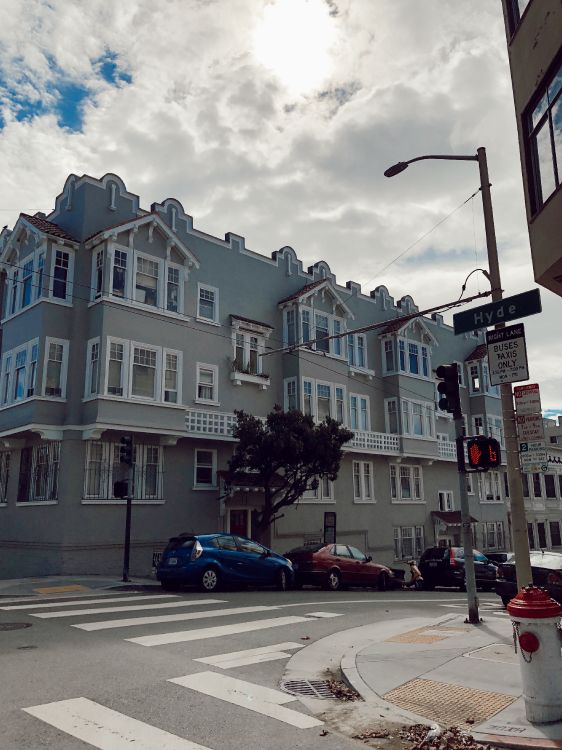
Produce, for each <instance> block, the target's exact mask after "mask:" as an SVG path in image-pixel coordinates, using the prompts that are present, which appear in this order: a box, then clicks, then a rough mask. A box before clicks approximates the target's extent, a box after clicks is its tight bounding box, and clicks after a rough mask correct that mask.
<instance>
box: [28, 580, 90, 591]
mask: <svg viewBox="0 0 562 750" xmlns="http://www.w3.org/2000/svg"><path fill="white" fill-rule="evenodd" d="M91 590H92V589H91V588H90V587H89V586H81V585H80V584H78V583H77V584H72V585H69V586H47V587H45V588H40V589H32V591H35V592H36V593H37V594H56V593H57V592H60V593H61V594H63V593H66V592H69V591H91Z"/></svg>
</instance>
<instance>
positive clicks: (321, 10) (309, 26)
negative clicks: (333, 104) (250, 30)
mask: <svg viewBox="0 0 562 750" xmlns="http://www.w3.org/2000/svg"><path fill="white" fill-rule="evenodd" d="M336 39H337V26H336V20H335V17H334V15H333V13H331V8H330V6H329V5H328V3H327V2H326V0H274V2H272V3H271V4H269V5H267V6H266V8H265V10H264V12H263V16H262V17H261V19H260V20H259V22H258V25H257V27H256V29H255V32H254V53H255V56H256V58H257V60H258V62H260V63H261V64H262V65H264V66H265V67H267V68H269V69H270V70H271V71H272V72H273V73H274V74H275V75H276V76H277V77H278V79H279V80H280V81H281V83H282V84H283V85H284V86H285V87H286V88H287V90H288V91H289V92H290V93H291V94H293V95H299V94H300V95H303V94H307V93H309V92H311V91H314V90H315V89H317V88H319V87H320V86H321V85H322V84H323V83H324V82H325V81H326V80H327V79H328V78H329V77H330V74H331V73H332V70H333V65H334V61H333V56H332V52H333V48H334V44H335V41H336Z"/></svg>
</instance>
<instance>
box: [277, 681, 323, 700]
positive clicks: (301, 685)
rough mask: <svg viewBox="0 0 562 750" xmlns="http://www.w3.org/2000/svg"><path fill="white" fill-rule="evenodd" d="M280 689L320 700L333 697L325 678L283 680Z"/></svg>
mask: <svg viewBox="0 0 562 750" xmlns="http://www.w3.org/2000/svg"><path fill="white" fill-rule="evenodd" d="M281 689H282V690H284V691H285V692H286V693H290V694H291V695H304V696H306V697H308V698H320V699H321V700H326V699H327V698H333V697H334V694H333V693H332V690H331V689H330V683H329V682H328V681H327V680H284V681H283V682H282V683H281Z"/></svg>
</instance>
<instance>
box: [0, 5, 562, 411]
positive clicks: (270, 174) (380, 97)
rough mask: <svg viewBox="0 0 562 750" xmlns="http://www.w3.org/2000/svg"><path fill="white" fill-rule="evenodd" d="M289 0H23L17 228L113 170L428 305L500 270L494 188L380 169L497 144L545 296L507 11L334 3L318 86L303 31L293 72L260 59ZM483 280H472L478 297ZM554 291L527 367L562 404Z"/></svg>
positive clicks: (1, 146) (415, 169) (11, 96)
mask: <svg viewBox="0 0 562 750" xmlns="http://www.w3.org/2000/svg"><path fill="white" fill-rule="evenodd" d="M4 1H5V2H6V0H4ZM273 2H274V0H229V2H228V3H217V2H212V1H211V0H207V1H205V2H203V1H202V0H168V1H167V2H166V3H153V2H151V1H150V0H130V2H128V3H107V2H106V1H105V0H90V1H89V2H88V3H68V2H66V0H51V2H49V3H46V2H44V1H42V0H22V1H21V2H19V3H15V4H11V5H10V12H9V13H4V14H3V23H2V29H1V31H0V80H1V81H2V87H3V88H2V92H1V93H0V128H2V129H1V130H0V158H1V159H2V164H3V180H2V183H1V185H0V209H1V210H0V218H1V219H2V221H1V224H5V223H11V224H13V222H14V221H15V219H16V217H17V213H18V212H19V210H27V211H32V210H46V211H48V210H49V209H50V208H51V207H52V205H53V201H54V197H55V195H56V194H57V193H58V192H59V191H60V189H61V187H62V185H63V184H64V180H65V178H66V176H67V175H68V173H69V172H75V173H78V174H82V173H84V172H87V173H89V174H93V175H103V174H105V173H106V172H116V173H118V174H119V175H120V176H121V177H122V178H123V179H124V180H125V183H126V185H127V187H128V188H129V189H130V190H132V191H134V192H138V193H139V194H140V195H141V199H142V203H143V205H144V206H145V207H146V206H148V205H150V203H152V202H153V201H159V200H162V199H164V198H165V197H169V196H175V197H177V198H178V199H179V200H181V201H182V203H183V205H184V206H185V207H186V210H187V211H189V212H190V213H192V214H193V216H194V220H195V224H196V226H198V227H199V228H201V229H202V230H204V231H207V232H210V233H212V234H215V235H217V236H219V237H222V236H223V235H224V233H225V232H226V231H234V232H236V233H238V234H242V235H244V236H246V238H247V245H248V247H250V248H251V249H253V250H255V251H257V252H261V253H263V254H265V255H269V254H270V253H271V251H272V250H275V249H277V248H279V247H282V246H283V245H286V244H289V245H291V246H293V247H294V248H295V249H296V251H297V253H298V255H299V257H300V258H301V259H302V260H303V263H304V264H305V266H307V265H310V264H312V263H314V262H315V261H317V260H318V259H320V258H322V259H325V260H326V261H327V262H328V263H329V264H330V267H331V268H332V270H333V271H334V272H335V273H336V274H337V276H338V280H339V281H340V282H342V283H344V282H345V281H347V280H348V279H353V280H355V281H358V282H360V283H361V284H362V285H363V288H364V291H366V292H368V291H369V289H371V288H374V287H375V286H377V285H378V284H385V285H386V286H388V288H389V291H390V293H391V294H392V295H393V296H394V297H395V298H397V299H398V298H400V297H401V296H402V295H404V294H411V295H412V296H413V298H414V300H415V301H416V303H417V304H419V305H420V306H426V307H429V306H431V305H434V304H437V303H438V302H440V301H449V300H451V299H455V298H456V297H457V296H458V294H459V293H460V286H461V284H462V282H463V280H464V278H465V277H466V275H467V274H468V273H469V272H470V271H471V270H472V269H473V268H475V267H477V266H481V265H484V264H485V263H486V248H485V238H484V231H483V224H482V207H481V201H480V197H479V195H478V194H477V195H476V197H475V198H473V199H471V200H469V201H468V202H467V203H466V204H465V205H463V206H462V208H458V210H456V211H454V210H455V209H457V207H459V206H460V205H461V204H462V203H463V202H464V201H465V200H466V199H467V198H469V196H471V195H472V194H473V193H474V192H475V191H476V190H477V188H478V184H479V177H478V170H477V166H476V165H475V164H472V163H470V162H466V163H464V162H459V163H452V162H435V161H434V162H429V161H428V162H421V163H418V164H414V165H412V166H411V167H410V168H409V169H408V170H407V171H406V172H404V173H403V174H400V175H398V176H396V177H394V178H392V179H387V178H385V177H384V176H383V171H384V169H385V168H386V167H387V166H389V165H391V164H393V163H395V162H397V161H399V160H401V159H407V158H411V157H413V156H415V155H418V154H424V153H467V154H473V153H475V151H476V148H477V147H478V146H481V145H483V146H486V147H487V151H488V159H489V168H490V176H491V182H492V184H493V187H492V193H493V202H494V212H495V220H496V230H497V237H498V247H499V254H500V263H501V269H502V285H503V287H504V290H505V293H506V294H514V293H516V292H518V291H523V290H525V289H530V288H533V287H534V286H535V283H534V281H533V275H532V268H531V262H530V253H529V247H528V235H527V227H526V222H525V210H524V204H523V192H522V185H521V173H520V164H519V153H518V146H517V134H516V125H515V118H514V114H513V100H512V93H511V82H510V77H509V68H508V62H507V51H506V42H505V32H504V28H503V19H502V13H501V8H500V6H499V4H497V3H490V2H489V0H473V2H471V3H459V2H458V0H424V2H423V3H413V2H411V0H377V2H373V0H353V1H352V0H330V2H327V3H326V5H327V7H328V10H329V12H328V14H327V16H326V17H325V18H324V20H323V22H322V23H326V24H327V26H326V28H329V29H330V39H329V45H327V46H325V47H319V48H318V51H317V52H315V51H314V48H313V46H310V49H309V50H308V53H307V54H309V55H310V59H309V60H307V59H306V58H303V62H302V63H301V65H302V66H303V69H304V66H306V65H307V63H309V64H310V65H312V63H314V64H315V65H316V64H317V63H318V64H320V63H322V61H323V60H324V62H325V66H326V67H325V69H324V73H322V68H318V67H315V70H316V73H317V78H318V83H317V84H316V85H314V86H312V87H311V88H308V89H306V88H305V89H302V90H300V91H295V90H293V88H292V87H289V86H288V85H287V84H286V79H285V78H284V76H283V70H282V66H283V64H284V61H287V62H290V63H291V64H292V65H293V67H292V68H291V69H290V70H291V71H294V69H295V68H294V62H295V57H296V55H297V53H299V54H303V53H302V50H301V49H300V48H299V49H297V47H296V46H295V44H292V41H294V37H293V39H292V38H291V33H290V28H289V29H288V30H287V31H284V30H283V29H278V34H279V36H280V38H279V40H277V41H278V42H279V45H278V49H280V50H281V54H279V55H278V57H276V65H277V66H278V68H277V70H276V69H275V67H274V66H273V67H272V66H271V65H266V64H264V63H263V61H260V59H259V58H258V57H257V56H256V45H255V39H256V34H258V33H259V30H260V28H261V26H260V24H263V19H264V14H265V12H266V9H267V8H268V7H271V6H272V4H273ZM275 2H277V0H275ZM297 22H298V18H297ZM283 34H285V36H283ZM299 38H300V37H299ZM322 55H324V57H322ZM326 55H327V57H326ZM297 70H298V67H297ZM285 73H286V71H285ZM64 87H68V88H67V89H65V88H64ZM69 92H70V94H72V92H74V96H72V95H70V96H69V95H68V93H69ZM83 92H84V93H83ZM82 93H83V95H82ZM18 107H20V110H18ZM25 107H27V108H28V110H27V112H25ZM63 107H67V110H66V111H65V110H64V109H63ZM18 111H19V112H20V116H19V117H18V116H17V114H18ZM10 209H11V210H10ZM453 211H454V213H453V214H452V215H451V216H450V218H448V219H446V220H445V221H443V223H441V224H440V225H439V226H437V227H436V228H434V227H435V225H437V224H438V223H439V222H441V221H442V220H443V219H444V218H445V217H446V216H447V215H448V214H450V213H451V212H453ZM422 235H427V236H425V237H423V239H421V240H420V241H419V242H416V240H418V239H420V238H421V237H422ZM410 245H412V247H411V249H410V250H409V251H408V252H407V253H406V254H405V255H404V256H403V258H401V259H399V260H397V261H395V262H393V263H391V261H392V260H393V259H394V258H396V256H397V255H399V254H400V253H402V252H403V251H404V250H405V249H407V248H408V247H409V246H410ZM389 263H390V265H389ZM386 266H388V267H387V268H385V267H386ZM381 269H385V270H381ZM416 270H418V271H419V273H416ZM485 288H486V281H485V279H484V278H483V277H482V276H481V275H480V276H476V275H475V276H473V277H472V278H471V280H470V282H469V287H468V289H467V294H469V293H474V292H475V291H478V290H482V289H485ZM542 294H543V305H544V312H543V313H542V314H541V315H537V316H533V318H529V319H526V321H525V325H526V328H527V334H528V349H529V355H530V358H531V374H532V376H533V378H534V379H535V380H537V381H539V382H540V383H541V392H542V398H543V407H545V408H554V409H555V408H557V406H558V404H559V403H560V392H561V376H560V374H559V373H560V371H561V364H562V363H561V362H560V359H559V356H558V354H557V349H556V347H554V346H553V337H554V335H555V331H554V325H553V322H552V321H554V320H555V319H556V317H555V316H559V315H560V298H559V297H555V296H554V295H552V294H550V293H549V292H547V291H546V290H544V291H543V292H542Z"/></svg>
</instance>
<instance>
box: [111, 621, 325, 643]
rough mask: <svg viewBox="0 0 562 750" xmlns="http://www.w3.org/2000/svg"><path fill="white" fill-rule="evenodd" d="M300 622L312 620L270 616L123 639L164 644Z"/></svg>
mask: <svg viewBox="0 0 562 750" xmlns="http://www.w3.org/2000/svg"><path fill="white" fill-rule="evenodd" d="M301 622H314V620H312V619H310V618H308V617H299V616H298V615H294V616H287V617H272V618H270V619H267V620H252V621H251V622H238V623H234V624H232V625H216V626H215V627H212V628H196V629H195V630H180V631H178V632H175V633H158V634H155V635H143V636H140V637H138V638H125V640H126V641H128V642H129V643H137V644H139V645H141V646H164V645H167V644H170V643H185V642H187V641H200V640H204V639H205V638H220V637H221V636H224V635H235V634H237V633H250V632H252V631H254V630H265V629H266V628H278V627H281V626H282V625H296V624H298V623H301Z"/></svg>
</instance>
